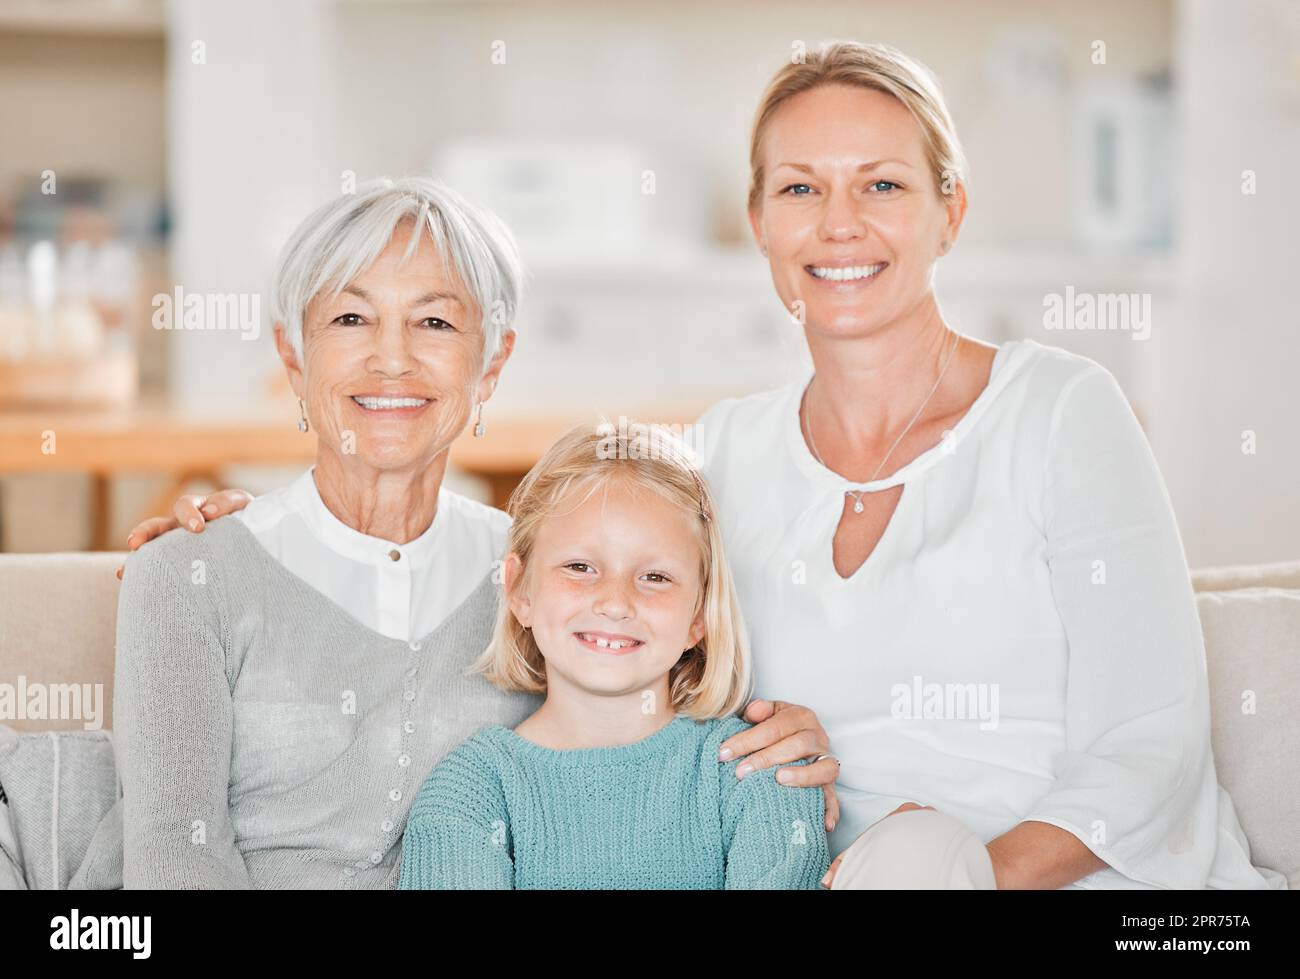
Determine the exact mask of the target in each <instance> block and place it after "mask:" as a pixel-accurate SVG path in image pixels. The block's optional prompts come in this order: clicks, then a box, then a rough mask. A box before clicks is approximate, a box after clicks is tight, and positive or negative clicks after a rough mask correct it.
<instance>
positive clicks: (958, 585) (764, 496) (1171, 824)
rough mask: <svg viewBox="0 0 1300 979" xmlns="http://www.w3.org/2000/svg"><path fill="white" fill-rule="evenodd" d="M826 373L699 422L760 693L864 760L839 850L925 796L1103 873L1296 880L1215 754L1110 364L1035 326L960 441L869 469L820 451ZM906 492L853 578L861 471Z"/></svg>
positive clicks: (1173, 574)
mask: <svg viewBox="0 0 1300 979" xmlns="http://www.w3.org/2000/svg"><path fill="white" fill-rule="evenodd" d="M810 377H811V375H810V374H805V375H804V376H803V377H801V378H800V379H799V380H798V381H797V382H795V383H793V384H790V385H788V386H786V387H784V388H781V389H778V390H775V391H771V392H766V393H763V394H758V395H754V396H751V397H746V398H740V399H730V400H726V401H723V402H720V403H719V404H717V405H715V406H714V407H713V408H711V409H710V410H709V411H708V412H706V413H705V414H704V415H703V416H702V417H701V418H700V420H699V422H698V428H697V431H696V432H695V436H696V445H697V447H698V449H699V450H700V461H701V464H702V467H703V469H704V471H705V473H706V475H707V477H708V479H709V482H710V486H711V487H712V490H713V492H714V494H715V495H716V498H717V506H718V510H719V515H720V519H721V525H722V529H723V533H724V537H725V541H726V545H727V549H728V558H729V560H730V563H731V567H732V569H733V571H734V573H735V578H736V582H737V588H738V590H739V593H740V600H741V605H742V608H743V611H744V614H745V619H746V622H747V626H748V631H749V635H750V640H751V643H752V646H753V650H754V657H755V671H756V676H757V687H758V694H759V695H760V696H762V697H766V698H777V699H781V700H786V701H792V702H794V703H800V704H805V705H807V706H809V707H811V708H813V709H814V710H815V711H816V713H817V715H818V717H819V718H820V720H821V722H822V723H823V725H824V726H825V728H826V730H827V731H828V733H829V736H830V743H831V750H832V752H834V753H835V754H836V755H837V756H838V757H839V759H840V760H841V762H842V768H841V771H840V777H839V781H838V783H837V785H836V789H837V792H838V794H839V798H840V803H841V807H842V816H841V821H840V823H839V825H838V826H837V827H836V829H835V831H834V833H833V834H832V837H831V850H832V853H839V852H840V851H842V850H843V849H845V848H846V847H847V846H848V845H849V844H850V843H852V842H853V840H854V839H856V838H857V836H858V835H859V834H860V833H862V831H863V830H865V829H866V828H867V827H868V826H869V825H871V823H873V822H875V821H876V820H878V819H880V818H881V817H883V816H885V815H886V814H887V813H889V812H890V811H891V810H893V809H894V808H896V807H897V806H898V805H900V804H901V803H903V802H908V801H916V802H920V803H922V804H928V805H932V806H935V807H936V808H937V809H940V810H942V811H944V812H947V813H948V814H949V815H952V816H954V817H956V818H958V819H960V820H961V821H962V822H964V823H965V824H966V825H967V826H969V827H970V828H971V829H972V830H973V831H974V832H975V833H976V834H977V835H978V836H979V837H980V838H981V839H983V840H985V841H986V842H987V841H988V840H991V839H993V838H994V837H996V836H999V835H1000V834H1002V833H1004V832H1006V831H1007V830H1009V829H1011V828H1012V827H1013V826H1015V825H1016V824H1017V823H1019V822H1021V821H1022V820H1037V821H1042V822H1046V823H1050V824H1052V825H1055V826H1058V827H1060V828H1062V829H1065V830H1067V831H1069V832H1070V833H1073V834H1074V835H1075V836H1077V837H1078V838H1079V839H1080V840H1082V841H1083V842H1084V843H1085V844H1086V845H1087V846H1088V847H1089V848H1090V849H1091V850H1092V851H1093V852H1094V853H1096V854H1097V855H1098V856H1100V857H1101V858H1102V859H1103V860H1105V861H1106V862H1107V863H1108V864H1109V865H1110V866H1109V868H1108V869H1105V870H1102V871H1099V872H1097V873H1094V874H1091V875H1089V876H1088V877H1085V878H1084V879H1083V880H1082V881H1080V882H1079V886H1081V887H1143V886H1147V887H1179V888H1181V887H1193V888H1197V887H1205V886H1207V885H1208V886H1212V887H1265V886H1273V887H1285V879H1284V878H1283V877H1281V875H1279V874H1275V873H1274V872H1272V871H1260V870H1257V869H1256V868H1254V867H1252V866H1251V864H1250V861H1249V856H1248V848H1247V843H1246V839H1245V836H1244V834H1243V833H1242V830H1241V827H1240V825H1239V823H1238V821H1237V817H1236V813H1235V810H1234V809H1233V805H1232V801H1231V799H1230V798H1229V797H1228V795H1227V793H1226V792H1224V791H1223V790H1222V789H1221V788H1220V786H1219V785H1218V782H1217V779H1216V776H1215V771H1214V760H1213V757H1212V755H1211V751H1210V728H1209V723H1210V722H1209V705H1208V687H1207V679H1206V667H1205V650H1204V644H1203V640H1202V635H1201V629H1200V623H1199V619H1198V617H1197V612H1196V605H1195V600H1194V597H1193V594H1192V589H1191V584H1190V581H1189V577H1188V573H1187V566H1186V560H1185V557H1184V554H1183V548H1182V542H1181V539H1180V537H1179V534H1178V529H1177V526H1176V523H1175V520H1174V515H1173V509H1172V507H1171V504H1170V501H1169V498H1168V495H1167V493H1166V490H1165V487H1164V483H1163V481H1162V479H1161V476H1160V473H1159V470H1158V469H1157V466H1156V463H1155V460H1154V458H1153V456H1152V454H1151V451H1150V448H1149V447H1148V444H1147V441H1146V439H1145V437H1144V435H1143V433H1142V430H1141V427H1140V426H1139V424H1138V422H1137V419H1136V418H1135V417H1134V415H1133V412H1132V411H1131V409H1130V408H1129V405H1128V402H1127V401H1126V400H1125V398H1124V395H1123V394H1122V393H1121V391H1120V388H1119V386H1118V385H1117V383H1116V382H1115V379H1114V377H1113V376H1112V375H1111V374H1110V373H1109V372H1108V371H1107V370H1106V369H1104V368H1103V367H1101V366H1100V365H1098V364H1096V363H1095V362H1093V361H1091V360H1088V359H1086V358H1084V357H1080V356H1077V355H1074V354H1071V353H1069V352H1067V351H1064V350H1061V349H1058V348H1055V347H1048V346H1043V345H1041V344H1038V343H1036V342H1034V341H1032V340H1022V341H1017V342H1011V343H1007V344H1004V345H1003V346H1002V347H1001V348H1000V349H999V350H998V353H997V357H996V359H995V361H994V367H993V372H992V375H991V377H990V380H989V384H988V385H987V387H986V388H985V390H984V391H983V392H982V393H981V394H980V396H979V397H978V398H977V399H976V401H975V403H974V404H973V405H972V407H971V408H970V410H969V411H968V412H967V414H966V415H965V416H964V417H963V418H962V419H961V420H960V421H959V422H958V423H957V425H956V426H955V428H954V429H953V430H952V431H951V432H950V433H949V434H948V435H947V436H946V437H945V438H944V440H943V441H942V442H941V443H940V444H939V445H936V446H934V447H933V448H931V449H929V450H928V451H926V452H924V453H922V454H921V455H920V456H918V457H917V458H916V459H914V460H913V461H911V462H910V463H908V464H907V465H905V466H903V467H902V468H900V469H899V470H898V471H897V472H895V473H893V474H892V475H890V476H888V477H885V478H883V479H878V480H876V481H874V482H871V483H866V484H854V483H850V482H849V481H847V480H845V479H844V478H842V477H841V476H839V475H837V474H836V473H834V472H832V471H831V470H829V469H826V468H825V467H823V466H822V465H821V464H820V463H818V462H817V461H816V459H814V458H813V456H812V454H811V453H810V452H809V450H808V448H807V445H806V444H805V442H804V439H803V435H802V433H801V431H800V426H799V415H798V410H799V401H800V398H801V396H802V393H803V390H804V388H805V387H806V386H807V383H808V381H809V379H810ZM899 484H902V485H903V487H904V488H903V493H902V496H901V498H900V500H899V502H898V506H897V509H896V510H895V512H894V514H893V517H892V519H891V520H890V522H889V524H888V526H887V527H886V530H885V532H884V534H883V536H882V537H881V539H880V542H879V543H878V544H877V545H876V548H875V550H874V551H873V552H872V553H871V555H870V556H869V557H868V558H867V560H866V562H865V563H864V564H863V565H862V566H861V567H860V568H859V569H858V570H857V571H856V572H855V573H854V574H853V575H852V576H851V577H849V578H847V579H844V578H841V577H840V576H839V574H838V573H837V572H836V570H835V568H834V565H833V563H832V557H831V547H832V538H833V536H834V533H835V529H836V526H837V524H838V522H839V519H840V516H841V513H842V508H843V505H844V493H845V491H846V490H848V489H853V490H855V491H856V490H866V491H868V492H875V491H878V490H883V489H887V488H889V487H892V486H897V485H899Z"/></svg>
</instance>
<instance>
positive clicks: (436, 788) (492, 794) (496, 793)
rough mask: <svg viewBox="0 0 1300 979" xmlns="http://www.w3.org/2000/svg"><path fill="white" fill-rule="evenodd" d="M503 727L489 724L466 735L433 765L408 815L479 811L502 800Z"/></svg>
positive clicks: (505, 732)
mask: <svg viewBox="0 0 1300 979" xmlns="http://www.w3.org/2000/svg"><path fill="white" fill-rule="evenodd" d="M509 733H510V732H509V730H508V729H507V728H503V727H500V726H499V725H491V726H488V727H484V728H481V729H480V730H478V731H477V732H475V733H474V734H472V735H470V736H469V737H468V738H466V739H465V740H464V741H462V742H461V743H460V744H458V745H456V747H454V748H452V749H451V751H449V752H447V754H445V755H443V756H442V759H441V760H440V761H438V762H437V764H435V765H434V766H433V770H432V771H430V772H429V774H428V776H427V777H426V778H425V780H424V784H423V785H422V786H421V787H420V792H419V794H418V795H417V796H416V798H415V802H414V803H412V806H411V815H412V817H415V816H417V815H419V814H421V813H423V814H432V813H433V812H435V811H437V812H443V811H446V810H448V809H461V808H464V807H466V806H468V807H470V808H482V807H483V806H485V805H488V806H490V805H492V804H495V803H498V802H500V800H501V799H502V788H501V771H502V762H503V759H504V758H505V752H504V750H503V747H502V735H503V734H506V735H508V734H509Z"/></svg>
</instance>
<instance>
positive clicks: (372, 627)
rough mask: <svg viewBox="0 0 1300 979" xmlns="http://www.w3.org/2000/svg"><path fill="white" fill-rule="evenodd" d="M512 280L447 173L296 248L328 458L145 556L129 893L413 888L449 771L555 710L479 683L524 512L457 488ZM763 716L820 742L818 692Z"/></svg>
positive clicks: (125, 640) (510, 261)
mask: <svg viewBox="0 0 1300 979" xmlns="http://www.w3.org/2000/svg"><path fill="white" fill-rule="evenodd" d="M519 280H520V271H519V264H518V261H517V258H516V253H515V249H514V245H513V242H512V239H511V237H510V235H509V234H508V232H507V231H506V230H505V228H504V227H503V226H502V225H501V224H500V223H499V222H498V221H496V220H495V219H494V218H492V217H491V216H490V215H488V214H486V213H484V212H482V211H480V210H478V209H476V208H474V207H472V206H470V205H469V204H467V203H466V202H465V201H463V200H461V199H460V198H459V197H457V196H456V195H455V194H453V193H452V192H451V191H449V190H448V189H447V188H445V187H443V186H441V185H440V184H438V183H436V182H434V181H432V180H428V179H418V178H416V179H407V180H403V181H400V182H398V183H395V184H390V183H384V184H382V185H380V186H376V187H372V188H368V189H366V190H364V191H362V192H360V193H358V194H357V195H355V196H346V197H343V198H341V199H339V200H338V201H336V202H334V203H331V204H329V205H327V206H325V207H323V208H321V209H320V210H318V211H317V212H316V213H314V214H313V215H311V216H310V217H309V218H308V219H307V220H306V221H305V222H304V223H303V225H302V226H301V227H300V228H299V229H298V231H297V232H296V234H295V235H294V237H293V239H292V240H291V241H290V243H289V245H288V246H287V248H286V250H285V252H284V255H283V258H282V261H281V265H280V269H279V274H278V276H277V285H276V291H275V306H276V318H277V321H278V322H277V323H276V345H277V348H278V350H279V354H280V358H281V360H282V361H283V362H284V366H285V370H286V371H287V372H288V375H289V380H290V382H291V383H292V385H293V389H294V391H295V393H296V394H297V395H298V397H299V399H300V400H299V405H300V408H301V410H302V416H301V419H300V420H299V422H298V424H299V427H300V428H301V429H302V430H303V431H304V432H305V431H307V430H308V429H309V428H310V429H314V430H315V431H316V433H317V436H318V444H319V449H318V454H317V458H316V463H315V466H314V467H313V468H312V469H311V470H309V471H308V472H306V473H304V474H303V475H302V476H301V477H299V478H298V479H297V480H296V481H295V482H293V483H292V484H291V485H289V486H287V487H284V488H283V489H281V490H278V491H276V492H273V493H270V494H267V495H266V496H262V497H259V498H258V499H256V500H253V501H252V502H251V503H250V504H249V505H248V506H247V508H246V509H243V510H242V511H241V512H240V514H239V516H238V518H236V519H231V520H222V521H218V522H216V523H213V524H212V525H211V527H210V528H208V529H207V531H206V532H205V533H203V534H201V535H191V534H187V533H172V534H167V535H164V536H162V537H160V538H159V539H158V540H156V541H154V542H153V543H151V544H150V545H149V546H147V547H143V548H141V549H140V550H139V551H138V552H137V553H136V554H135V555H133V556H132V557H131V558H130V559H129V561H128V563H127V566H126V571H125V576H124V579H123V585H122V592H121V599H120V610H119V617H118V646H117V670H116V676H115V682H116V689H115V694H114V697H115V700H114V715H115V718H116V730H115V732H114V744H115V749H116V752H117V759H118V765H119V772H120V777H121V782H122V801H121V803H120V804H119V807H120V808H119V810H118V812H117V818H120V820H121V823H122V836H123V845H124V851H123V852H124V873H123V878H124V882H125V885H126V886H127V887H170V888H191V887H249V886H256V887H314V888H330V887H342V888H364V887H391V886H395V885H396V882H397V878H398V873H399V869H400V865H401V860H400V842H401V839H402V832H403V829H404V827H405V824H406V816H407V811H408V808H409V806H410V804H411V802H412V799H413V796H414V794H415V791H416V790H417V789H418V788H419V786H420V784H421V781H422V780H423V779H424V777H425V776H426V775H427V774H428V772H429V771H430V769H431V768H432V767H433V766H434V764H435V763H436V762H437V761H438V760H439V759H441V757H442V756H443V755H444V754H445V753H446V752H447V751H448V750H449V749H450V748H452V747H453V746H455V745H456V744H458V743H459V742H460V741H462V740H463V739H465V738H466V737H468V736H469V735H471V734H473V733H474V732H475V731H477V730H478V729H479V728H481V727H483V726H485V725H489V724H500V725H505V726H511V727H512V726H514V725H516V724H518V723H519V722H520V721H522V720H523V719H524V717H526V716H527V715H528V714H530V713H531V712H532V711H533V710H535V709H536V707H537V702H536V698H535V697H533V696H531V695H524V694H507V693H503V692H502V691H500V690H499V689H497V688H496V687H494V686H492V685H490V684H489V683H487V682H486V681H485V680H484V679H483V678H482V677H480V676H477V675H475V676H466V675H465V670H466V667H467V666H468V665H469V664H470V663H471V662H472V661H473V660H474V659H475V658H477V656H478V655H479V654H480V653H481V652H482V650H483V649H484V647H485V646H486V645H487V642H488V639H489V637H490V634H491V629H492V624H493V621H494V618H495V615H496V609H497V601H498V588H497V585H496V583H495V581H494V579H493V570H494V565H495V562H497V561H498V560H499V559H500V558H501V556H502V554H503V552H504V549H505V540H506V531H507V527H508V522H509V521H508V518H507V517H506V515H505V514H503V513H501V512H499V511H497V510H494V509H492V508H490V507H486V506H484V505H482V504H478V503H475V502H472V501H470V500H468V499H465V498H463V497H461V496H457V495H456V494H454V493H452V492H450V491H448V490H446V489H443V488H442V480H443V475H444V472H445V470H446V466H447V453H448V449H449V447H450V446H451V444H452V442H453V440H454V439H455V438H456V437H457V436H458V435H459V434H460V433H461V432H462V431H463V430H464V428H465V427H466V424H467V422H468V420H469V419H470V417H471V415H474V417H475V422H476V428H475V433H476V434H481V433H482V431H483V427H482V424H483V423H482V410H483V403H484V402H485V401H487V400H488V399H489V398H490V397H491V395H492V391H493V389H494V387H495V385H496V382H497V378H498V376H499V374H500V372H501V369H502V366H503V365H504V364H505V362H506V359H507V358H508V357H509V355H510V351H511V349H512V346H513V343H514V333H513V331H512V330H511V329H510V324H511V322H512V318H513V316H514V313H515V306H516V299H517V295H518V291H519ZM196 519H197V518H196ZM155 529H158V528H155ZM150 532H151V531H146V532H145V533H144V534H137V535H133V536H137V537H139V538H144V537H147V536H149V533H150ZM751 706H752V705H751ZM772 714H773V712H772V710H771V708H770V706H767V705H760V706H759V707H757V708H755V709H754V711H753V712H752V716H751V719H752V720H762V719H763V718H764V717H767V716H768V715H772ZM761 726H764V727H765V730H766V731H767V733H768V735H769V736H770V739H771V740H773V741H779V740H783V739H784V738H785V736H786V735H787V734H789V733H790V732H799V737H800V738H801V739H803V740H806V741H807V742H808V743H809V744H810V745H811V747H813V748H820V749H821V750H825V748H826V740H825V734H824V732H821V731H820V729H819V728H817V729H815V730H811V729H810V728H813V727H814V726H815V719H813V718H812V716H811V714H810V712H808V711H807V710H804V709H798V708H790V709H789V710H782V711H780V713H779V714H775V715H773V716H771V717H770V718H769V719H768V721H767V723H766V725H761ZM760 740H764V739H762V738H760ZM92 883H100V884H103V883H105V882H103V881H99V882H92Z"/></svg>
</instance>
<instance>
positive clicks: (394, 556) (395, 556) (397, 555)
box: [388, 548, 402, 561]
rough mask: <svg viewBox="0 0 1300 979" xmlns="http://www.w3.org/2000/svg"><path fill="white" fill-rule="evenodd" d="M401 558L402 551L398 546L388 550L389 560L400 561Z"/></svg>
mask: <svg viewBox="0 0 1300 979" xmlns="http://www.w3.org/2000/svg"><path fill="white" fill-rule="evenodd" d="M401 559H402V552H401V551H399V550H398V549H397V548H393V549H392V550H391V551H389V552H388V560H390V561H400V560H401Z"/></svg>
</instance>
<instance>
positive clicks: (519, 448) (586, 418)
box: [0, 404, 707, 551]
mask: <svg viewBox="0 0 1300 979" xmlns="http://www.w3.org/2000/svg"><path fill="white" fill-rule="evenodd" d="M705 407H707V405H706V404H690V405H680V406H675V407H673V408H672V409H670V410H664V408H663V406H659V407H657V408H654V409H652V410H647V411H645V412H643V413H641V414H639V415H636V416H635V417H638V418H651V419H654V420H656V421H665V422H669V423H684V422H690V421H693V420H694V419H695V418H697V417H699V415H700V413H701V412H702V411H703V409H704V408H705ZM296 415H297V406H296V405H294V406H286V405H281V406H272V405H266V406H258V407H255V408H249V409H243V410H240V411H238V412H231V411H222V412H220V413H215V412H212V413H208V414H205V415H201V416H200V415H189V414H185V413H181V412H177V411H175V410H174V409H170V408H167V407H166V406H163V405H152V406H150V405H142V406H140V407H137V408H130V409H113V410H97V411H95V410H81V411H57V410H49V411H9V412H0V476H3V475H9V474H16V473H83V474H86V475H88V476H89V477H90V479H91V514H90V523H91V549H92V550H97V551H103V550H114V549H117V550H120V549H121V545H120V543H119V544H118V546H117V547H114V546H113V545H112V542H111V541H110V540H109V514H110V504H111V500H112V496H111V494H112V482H113V479H114V478H116V477H118V476H122V475H127V474H148V475H165V476H167V477H168V481H167V485H166V486H165V487H164V488H163V489H162V490H160V491H159V493H158V494H157V495H156V496H155V497H154V498H153V499H152V500H151V501H150V503H149V505H148V506H147V507H146V508H145V509H144V511H143V512H142V513H140V514H139V515H138V517H140V518H142V517H145V516H149V515H153V514H165V513H168V512H170V510H171V504H172V501H173V500H175V499H176V497H177V496H179V495H180V494H181V493H183V492H185V488H186V487H187V486H188V485H190V484H192V483H193V482H195V481H199V480H203V481H206V482H208V483H211V484H212V485H214V486H225V485H227V484H226V483H225V482H224V478H223V474H224V472H225V471H226V469H227V468H228V467H230V466H233V465H259V464H260V465H276V466H278V465H294V464H297V465H302V466H304V467H305V466H307V465H310V464H311V463H312V462H313V461H314V460H315V458H316V436H315V434H314V433H308V434H306V435H304V434H303V433H301V432H299V431H298V430H297V427H296V424H295V421H296ZM607 417H609V418H610V419H611V420H612V421H615V422H617V420H618V415H617V414H610V415H608V416H607ZM595 420H596V415H595V413H594V412H591V413H588V412H574V413H551V414H540V415H536V414H535V415H530V416H528V417H502V416H497V417H491V416H489V417H488V418H487V433H486V435H485V436H484V437H483V438H481V439H476V438H473V437H472V436H471V435H470V434H469V432H468V431H467V432H466V434H465V435H463V436H461V438H460V439H458V440H457V441H456V443H455V444H454V445H453V446H452V449H451V458H450V461H451V464H452V465H453V466H455V467H456V468H458V469H460V470H462V471H464V472H467V473H469V474H471V475H473V476H476V477H478V478H480V479H483V480H484V481H486V482H487V484H488V485H489V486H490V488H491V500H492V503H493V504H494V505H495V506H498V507H504V506H505V504H506V501H507V500H508V499H509V497H510V493H511V492H512V491H513V490H514V488H515V486H516V485H518V483H519V481H520V479H522V478H523V476H524V474H525V473H527V472H528V470H529V469H530V468H532V466H533V464H534V463H535V462H536V461H537V460H538V459H539V458H540V457H541V455H542V454H543V453H544V452H545V451H546V449H547V448H548V447H549V446H550V445H551V443H552V442H554V441H555V439H556V438H557V437H558V436H560V435H561V434H563V433H564V432H565V431H567V430H568V429H569V428H571V427H572V426H573V425H576V424H580V423H589V422H594V421H595Z"/></svg>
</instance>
